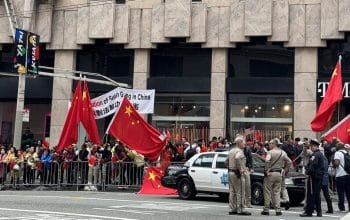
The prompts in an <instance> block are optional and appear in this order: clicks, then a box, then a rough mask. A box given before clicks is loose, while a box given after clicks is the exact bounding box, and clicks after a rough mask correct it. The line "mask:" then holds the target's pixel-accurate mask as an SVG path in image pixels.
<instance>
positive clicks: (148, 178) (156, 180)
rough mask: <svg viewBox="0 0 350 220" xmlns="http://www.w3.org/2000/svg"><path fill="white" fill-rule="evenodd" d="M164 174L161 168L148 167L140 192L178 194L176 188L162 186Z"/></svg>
mask: <svg viewBox="0 0 350 220" xmlns="http://www.w3.org/2000/svg"><path fill="white" fill-rule="evenodd" d="M163 175H164V172H163V171H162V170H161V168H158V167H152V166H149V167H147V172H146V174H145V176H144V178H143V184H142V186H141V189H140V191H139V194H152V195H177V191H176V190H175V189H170V188H166V187H164V186H162V184H161V183H160V178H161V177H162V176H163Z"/></svg>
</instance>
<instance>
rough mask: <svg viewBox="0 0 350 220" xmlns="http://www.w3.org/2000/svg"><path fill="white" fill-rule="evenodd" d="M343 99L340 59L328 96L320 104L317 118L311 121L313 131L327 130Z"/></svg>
mask: <svg viewBox="0 0 350 220" xmlns="http://www.w3.org/2000/svg"><path fill="white" fill-rule="evenodd" d="M342 98H343V94H342V73H341V60H340V58H339V60H338V62H337V65H336V66H335V69H334V71H333V74H332V78H331V80H330V81H329V86H328V89H327V91H326V94H325V96H324V98H323V100H322V102H321V104H320V107H319V108H318V111H317V113H316V116H315V117H314V118H313V119H312V121H311V129H312V130H313V131H315V132H319V131H323V130H324V129H326V127H327V125H328V124H329V122H330V120H331V119H332V116H333V112H334V110H335V108H336V106H337V102H339V101H340V100H342Z"/></svg>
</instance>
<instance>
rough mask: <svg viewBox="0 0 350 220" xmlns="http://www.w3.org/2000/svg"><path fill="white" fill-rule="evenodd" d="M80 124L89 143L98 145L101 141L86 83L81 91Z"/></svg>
mask: <svg viewBox="0 0 350 220" xmlns="http://www.w3.org/2000/svg"><path fill="white" fill-rule="evenodd" d="M81 123H82V124H83V126H84V128H85V130H86V133H87V135H88V139H89V141H92V142H94V143H95V144H100V143H101V140H100V136H99V135H98V129H97V125H96V120H95V117H94V112H93V110H92V106H91V101H90V95H89V89H88V87H87V82H86V81H85V82H84V89H83V104H82V114H81Z"/></svg>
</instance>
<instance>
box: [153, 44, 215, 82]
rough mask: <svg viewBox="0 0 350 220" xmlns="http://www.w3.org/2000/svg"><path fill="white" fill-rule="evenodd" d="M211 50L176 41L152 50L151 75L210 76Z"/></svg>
mask: <svg viewBox="0 0 350 220" xmlns="http://www.w3.org/2000/svg"><path fill="white" fill-rule="evenodd" d="M210 70H211V50H210V49H203V48H200V46H198V45H193V44H187V43H184V42H176V43H173V42H172V43H171V44H164V45H159V47H158V48H157V49H155V50H152V51H151V61H150V75H151V77H161V76H166V77H169V76H170V77H210Z"/></svg>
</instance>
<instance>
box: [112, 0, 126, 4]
mask: <svg viewBox="0 0 350 220" xmlns="http://www.w3.org/2000/svg"><path fill="white" fill-rule="evenodd" d="M115 2H116V3H117V4H125V2H126V1H125V0H115Z"/></svg>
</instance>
